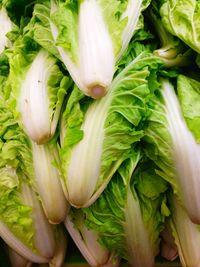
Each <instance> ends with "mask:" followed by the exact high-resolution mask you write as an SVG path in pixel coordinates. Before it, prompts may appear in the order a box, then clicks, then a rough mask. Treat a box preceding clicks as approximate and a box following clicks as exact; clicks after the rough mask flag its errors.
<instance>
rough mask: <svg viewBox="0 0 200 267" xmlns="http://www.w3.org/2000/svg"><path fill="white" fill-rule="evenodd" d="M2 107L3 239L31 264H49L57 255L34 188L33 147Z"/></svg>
mask: <svg viewBox="0 0 200 267" xmlns="http://www.w3.org/2000/svg"><path fill="white" fill-rule="evenodd" d="M0 103H1V104H0V115H1V116H0V129H1V132H0V174H1V175H0V192H1V193H0V235H1V237H2V238H3V239H4V240H5V241H6V242H7V243H8V244H9V245H10V246H11V247H12V248H13V249H14V250H16V251H17V252H18V253H19V254H21V255H22V256H24V257H25V258H27V259H29V260H30V261H35V262H38V263H43V262H48V260H49V258H51V257H52V255H53V253H54V236H53V232H52V229H51V227H50V225H49V224H48V221H47V219H46V217H45V215H44V213H43V210H42V208H41V204H40V202H39V200H38V198H37V196H36V194H35V192H34V190H33V188H31V187H32V186H33V184H34V180H33V173H34V169H33V165H32V155H31V149H30V143H29V141H28V139H27V137H26V135H25V134H24V133H23V131H21V130H20V128H19V126H18V124H17V122H16V118H15V115H14V114H13V113H12V112H11V110H10V109H9V107H8V106H7V105H6V104H5V102H4V100H2V99H0ZM39 229H40V230H39ZM46 242H47V243H48V244H49V245H48V246H46Z"/></svg>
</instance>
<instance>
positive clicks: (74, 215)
mask: <svg viewBox="0 0 200 267" xmlns="http://www.w3.org/2000/svg"><path fill="white" fill-rule="evenodd" d="M64 223H65V226H66V228H67V230H68V232H69V234H70V235H71V237H72V239H73V241H74V242H75V244H76V245H77V247H78V248H79V250H80V252H81V253H82V255H83V256H84V258H85V259H86V260H87V262H88V263H89V265H90V266H93V267H97V266H108V265H109V266H113V267H114V266H116V267H117V266H119V259H118V258H116V257H114V256H113V254H112V253H111V252H110V251H109V250H108V249H106V248H105V247H103V246H101V245H100V244H99V242H98V239H99V234H98V232H97V231H93V230H89V229H88V228H87V226H86V222H85V215H84V213H83V211H82V210H80V209H74V208H71V210H70V213H69V216H67V218H66V220H65V222H64Z"/></svg>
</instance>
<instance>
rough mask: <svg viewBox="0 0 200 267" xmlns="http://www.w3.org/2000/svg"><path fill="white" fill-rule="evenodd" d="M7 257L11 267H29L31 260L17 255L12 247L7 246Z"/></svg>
mask: <svg viewBox="0 0 200 267" xmlns="http://www.w3.org/2000/svg"><path fill="white" fill-rule="evenodd" d="M8 254H9V259H10V263H11V266H12V267H31V266H32V262H30V261H29V260H27V259H25V258H24V257H22V256H21V255H19V254H18V253H17V252H16V251H14V250H13V249H12V248H10V247H8Z"/></svg>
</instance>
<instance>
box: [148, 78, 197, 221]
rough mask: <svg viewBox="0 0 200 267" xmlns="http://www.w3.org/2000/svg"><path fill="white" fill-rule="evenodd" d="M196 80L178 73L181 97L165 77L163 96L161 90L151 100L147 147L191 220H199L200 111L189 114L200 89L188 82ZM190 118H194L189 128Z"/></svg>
mask: <svg viewBox="0 0 200 267" xmlns="http://www.w3.org/2000/svg"><path fill="white" fill-rule="evenodd" d="M191 82H192V83H191ZM193 82H194V85H196V83H197V82H195V81H192V80H190V79H189V78H187V77H184V76H178V82H177V84H178V85H177V89H178V92H179V98H178V97H177V96H176V94H175V91H174V87H173V85H172V84H171V83H170V82H169V81H168V80H161V91H160V92H161V94H162V96H161V95H160V92H159V91H157V92H156V93H155V95H154V96H152V101H151V102H150V109H151V111H152V114H151V116H150V118H149V120H148V124H147V129H146V133H145V137H144V141H145V142H144V150H145V153H146V155H147V156H148V157H149V158H151V159H152V160H153V161H154V162H155V164H156V165H157V166H159V168H160V170H161V171H160V170H159V171H157V172H158V173H159V175H160V176H162V177H163V178H164V179H165V180H167V181H168V182H170V183H171V185H172V186H173V189H174V193H175V194H177V197H178V198H180V199H181V201H182V204H183V206H184V207H185V208H186V210H187V213H188V215H189V217H190V218H191V220H192V221H193V222H196V223H198V222H199V220H200V217H199V216H200V210H199V209H200V206H199V192H198V184H199V178H200V168H199V166H200V164H199V163H200V145H199V144H198V134H196V133H197V131H196V129H195V131H194V132H193V129H194V128H195V127H194V125H196V126H197V125H198V115H197V114H198V110H197V109H196V115H194V116H191V115H189V114H191V113H190V110H191V109H190V108H189V107H190V106H191V107H192V105H193V104H194V105H195V103H194V98H195V99H196V96H197V92H196V91H195V87H194V86H192V87H189V86H187V85H188V83H189V84H190V86H191V85H192V84H193ZM185 86H187V97H186V96H183V92H185V93H186V91H185ZM189 92H190V93H189ZM179 101H180V102H179ZM186 103H187V104H186ZM189 103H190V104H189ZM196 103H198V98H197V99H196ZM186 105H187V109H185V107H186ZM196 105H198V104H196ZM181 107H182V109H183V112H182V111H181ZM194 114H195V112H194ZM185 116H186V118H185ZM188 116H189V118H188ZM190 119H191V121H193V123H191V121H190ZM187 120H188V121H190V127H189V128H188V126H187V124H186V121H187ZM197 127H198V126H197ZM190 130H191V131H190ZM196 136H197V138H196ZM195 138H196V139H195Z"/></svg>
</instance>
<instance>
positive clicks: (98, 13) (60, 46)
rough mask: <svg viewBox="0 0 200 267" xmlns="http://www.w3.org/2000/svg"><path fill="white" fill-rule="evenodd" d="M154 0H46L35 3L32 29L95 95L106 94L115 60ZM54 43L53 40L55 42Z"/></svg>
mask: <svg viewBox="0 0 200 267" xmlns="http://www.w3.org/2000/svg"><path fill="white" fill-rule="evenodd" d="M149 3H150V0H145V1H144V0H143V1H142V0H137V1H133V0H126V1H118V0H112V1H104V0H98V1H94V0H90V1H81V2H77V1H69V2H65V1H64V2H63V1H54V0H52V1H50V5H49V1H43V2H42V3H38V4H36V5H35V8H34V12H33V17H32V19H31V22H30V24H29V25H28V26H27V28H26V31H29V32H30V34H31V35H32V36H33V38H34V40H35V41H36V42H38V43H39V44H40V45H42V46H43V47H45V48H46V49H47V50H48V51H50V52H51V53H53V54H54V55H56V56H58V57H59V58H60V59H61V60H62V61H63V63H64V64H65V66H66V68H67V69H68V71H69V73H70V75H71V76H72V78H73V80H74V81H75V83H76V84H77V86H78V87H79V88H80V89H81V90H82V91H83V92H84V93H85V94H86V95H89V96H92V97H93V98H100V97H102V96H103V95H105V94H106V92H107V90H108V88H109V85H110V83H111V81H112V79H113V75H114V72H115V65H116V64H117V61H118V60H119V59H120V58H121V56H122V55H123V53H124V52H125V50H126V49H127V46H128V44H129V42H130V40H131V38H132V36H133V34H134V33H135V32H136V31H137V30H138V29H140V28H141V27H143V24H142V23H141V12H142V11H143V10H144V9H145V8H147V6H148V5H149ZM52 43H53V46H52Z"/></svg>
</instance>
